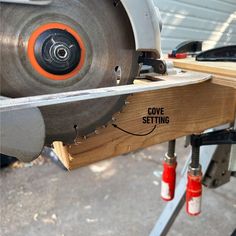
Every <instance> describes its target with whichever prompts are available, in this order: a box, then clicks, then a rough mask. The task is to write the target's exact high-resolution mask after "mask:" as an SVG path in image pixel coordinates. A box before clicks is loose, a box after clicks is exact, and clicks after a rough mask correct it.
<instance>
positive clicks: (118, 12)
mask: <svg viewBox="0 0 236 236" xmlns="http://www.w3.org/2000/svg"><path fill="white" fill-rule="evenodd" d="M1 17H2V21H1V24H2V25H1V49H2V51H1V67H2V70H1V94H2V95H3V96H8V97H25V96H32V95H40V94H51V93H59V92H67V91H74V90H84V89H93V88H98V87H109V86H116V85H125V84H130V83H132V82H133V79H134V77H135V76H136V73H137V71H138V63H137V53H136V52H135V45H134V44H135V43H134V37H133V32H132V27H131V25H130V22H129V19H128V17H127V15H126V13H125V10H124V8H123V7H122V5H121V4H119V5H118V6H116V7H115V6H114V4H113V1H110V0H100V1H97V0H90V1H88V0H77V1H76V0H57V1H53V3H52V4H51V5H49V6H46V7H45V6H44V7H39V6H37V7H36V6H24V5H17V4H2V16H1ZM52 22H56V23H61V24H65V25H68V26H69V27H71V28H72V29H73V30H74V31H76V32H77V33H78V34H79V35H80V37H81V39H82V40H83V43H84V45H85V50H86V54H85V59H84V60H85V61H84V64H83V67H82V68H81V69H80V71H79V72H78V73H76V74H75V75H73V76H72V77H71V78H69V79H66V80H52V79H48V78H46V77H45V76H43V75H42V74H40V73H38V71H36V70H35V68H34V67H33V66H32V64H31V62H30V60H29V57H28V55H27V48H28V46H29V45H28V44H29V39H30V37H31V35H32V34H33V33H34V31H35V30H36V29H37V28H38V27H40V26H42V25H44V24H48V23H52ZM124 100H125V96H121V97H120V96H117V97H109V98H103V99H96V100H91V101H83V102H76V103H71V104H65V105H56V106H49V107H44V108H40V109H41V112H42V114H43V117H44V120H45V125H46V139H47V140H46V143H47V144H50V143H51V142H53V141H63V142H64V143H72V142H73V141H74V139H75V134H76V132H75V127H77V132H78V134H79V135H80V136H85V135H87V134H89V133H91V132H93V131H94V130H95V129H96V128H98V127H100V126H102V125H104V124H106V123H107V122H108V121H109V120H111V117H112V115H113V114H114V113H116V112H117V111H119V110H120V109H121V107H122V106H123V104H124Z"/></svg>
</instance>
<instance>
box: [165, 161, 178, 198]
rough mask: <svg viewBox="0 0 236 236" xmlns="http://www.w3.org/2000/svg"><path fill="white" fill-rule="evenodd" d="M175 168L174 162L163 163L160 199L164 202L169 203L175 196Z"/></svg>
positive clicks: (175, 163)
mask: <svg viewBox="0 0 236 236" xmlns="http://www.w3.org/2000/svg"><path fill="white" fill-rule="evenodd" d="M176 167H177V162H176V161H175V162H174V163H167V162H165V161H164V162H163V174H162V182H161V198H162V199H163V200H164V201H171V200H172V199H173V198H174V196H175V180H176Z"/></svg>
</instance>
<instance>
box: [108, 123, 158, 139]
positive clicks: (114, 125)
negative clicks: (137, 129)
mask: <svg viewBox="0 0 236 236" xmlns="http://www.w3.org/2000/svg"><path fill="white" fill-rule="evenodd" d="M112 125H113V127H114V128H117V129H119V130H121V131H123V132H125V133H127V134H131V135H134V136H139V137H143V136H147V135H149V134H151V133H152V132H153V131H154V130H155V129H156V127H157V125H155V126H154V127H153V129H152V130H151V131H149V132H148V133H146V134H134V133H131V132H129V131H126V130H124V129H122V128H120V127H119V126H117V125H116V124H112Z"/></svg>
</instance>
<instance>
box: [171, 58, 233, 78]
mask: <svg viewBox="0 0 236 236" xmlns="http://www.w3.org/2000/svg"><path fill="white" fill-rule="evenodd" d="M171 60H172V59H171ZM172 61H173V62H174V66H175V67H178V68H181V69H185V70H192V71H200V72H205V73H210V74H214V75H221V76H223V77H233V78H234V79H235V78H236V63H235V62H199V61H196V60H195V58H186V59H173V60H172Z"/></svg>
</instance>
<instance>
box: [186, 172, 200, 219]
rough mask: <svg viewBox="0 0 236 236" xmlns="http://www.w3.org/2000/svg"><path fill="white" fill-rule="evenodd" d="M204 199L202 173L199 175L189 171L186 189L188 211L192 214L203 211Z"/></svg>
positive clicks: (195, 214)
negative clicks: (202, 203)
mask: <svg viewBox="0 0 236 236" xmlns="http://www.w3.org/2000/svg"><path fill="white" fill-rule="evenodd" d="M201 201H202V173H200V174H199V175H198V176H194V175H191V173H189V172H188V183H187V190H186V211H187V213H188V214H189V215H191V216H197V215H199V214H200V213H201Z"/></svg>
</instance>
